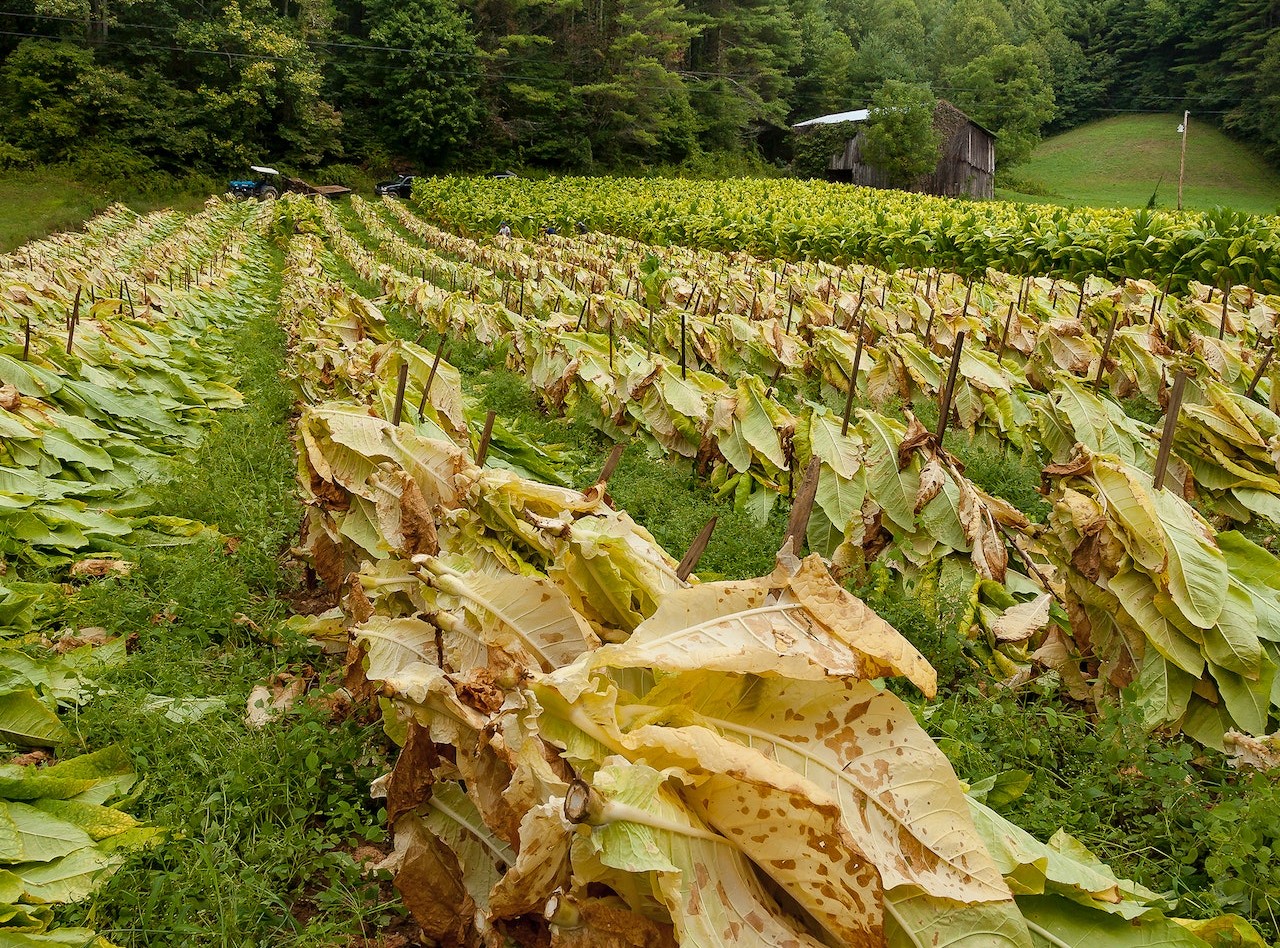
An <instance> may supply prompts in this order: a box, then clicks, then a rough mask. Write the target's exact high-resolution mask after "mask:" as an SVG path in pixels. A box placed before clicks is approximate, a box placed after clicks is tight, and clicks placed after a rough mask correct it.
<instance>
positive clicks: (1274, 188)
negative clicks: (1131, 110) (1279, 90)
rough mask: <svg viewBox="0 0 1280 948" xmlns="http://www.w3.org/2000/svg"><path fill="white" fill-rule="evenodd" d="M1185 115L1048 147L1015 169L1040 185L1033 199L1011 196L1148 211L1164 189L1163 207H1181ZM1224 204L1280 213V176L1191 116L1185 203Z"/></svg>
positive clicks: (1125, 119)
mask: <svg viewBox="0 0 1280 948" xmlns="http://www.w3.org/2000/svg"><path fill="white" fill-rule="evenodd" d="M1181 121H1182V116H1181V115H1135V116H1121V117H1117V118H1109V119H1102V120H1101V121H1097V122H1090V123H1089V124H1087V125H1083V126H1081V127H1080V128H1076V129H1072V130H1071V131H1069V132H1064V133H1063V134H1061V135H1056V136H1054V137H1053V138H1050V139H1048V140H1046V141H1045V142H1043V143H1042V144H1041V145H1040V146H1039V147H1038V148H1037V149H1036V151H1035V154H1034V155H1032V157H1031V160H1030V161H1028V162H1027V163H1026V164H1024V165H1019V166H1018V167H1017V168H1016V169H1014V171H1013V172H1012V177H1013V180H1014V181H1015V185H1014V186H1016V181H1017V180H1018V179H1023V180H1026V181H1028V182H1033V183H1034V185H1037V186H1032V187H1031V190H1032V191H1034V192H1035V193H1034V194H1032V195H1027V194H1019V193H1015V192H1012V191H1003V190H1001V191H1000V192H998V193H997V195H996V196H997V197H1002V198H1007V199H1012V200H1030V201H1036V202H1043V201H1045V200H1046V198H1045V197H1041V196H1036V195H1037V194H1042V193H1043V194H1048V195H1052V197H1049V198H1048V199H1047V200H1049V201H1051V202H1057V203H1063V204H1082V205H1091V206H1098V207H1137V208H1141V207H1146V206H1147V201H1148V199H1149V198H1150V197H1151V194H1152V192H1153V191H1155V190H1156V188H1157V184H1159V192H1158V196H1157V202H1156V203H1157V206H1158V207H1161V208H1174V207H1176V206H1177V202H1178V159H1179V152H1180V149H1181V145H1182V137H1181V136H1180V135H1179V134H1178V133H1177V128H1178V125H1179V124H1180V123H1181ZM1217 205H1222V206H1225V207H1230V208H1234V209H1236V210H1241V211H1249V212H1252V213H1255V214H1274V213H1276V210H1277V208H1280V172H1277V171H1276V170H1275V169H1274V168H1272V167H1270V166H1269V165H1268V164H1267V163H1266V162H1265V161H1263V159H1262V158H1261V157H1260V156H1259V155H1258V154H1257V153H1256V152H1254V151H1253V150H1252V149H1250V148H1249V147H1248V146H1245V145H1242V144H1240V143H1238V142H1235V141H1233V140H1231V139H1230V138H1228V137H1227V136H1226V135H1224V134H1223V133H1222V132H1220V131H1219V130H1218V129H1216V128H1214V127H1213V126H1212V125H1209V124H1208V123H1206V122H1202V121H1199V120H1197V119H1194V118H1193V119H1192V120H1191V124H1190V127H1189V129H1188V133H1187V161H1186V179H1185V186H1184V199H1183V206H1184V207H1185V208H1187V209H1189V210H1209V209H1210V208H1212V207H1215V206H1217Z"/></svg>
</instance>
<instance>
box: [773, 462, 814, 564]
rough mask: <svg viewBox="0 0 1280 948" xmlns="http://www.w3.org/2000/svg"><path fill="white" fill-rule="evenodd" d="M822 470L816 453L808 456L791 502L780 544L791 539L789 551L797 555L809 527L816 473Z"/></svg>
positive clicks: (785, 543)
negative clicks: (801, 478)
mask: <svg viewBox="0 0 1280 948" xmlns="http://www.w3.org/2000/svg"><path fill="white" fill-rule="evenodd" d="M821 471H822V459H821V458H819V457H818V456H817V455H816V454H815V455H814V456H813V457H811V458H809V466H808V467H807V468H805V471H804V479H803V480H801V481H800V489H799V490H798V491H796V499H795V501H794V502H793V503H792V504H791V517H790V519H788V520H787V532H786V533H784V534H783V535H782V545H783V546H786V545H787V541H788V540H790V541H791V552H792V553H795V554H796V555H797V556H798V555H799V554H800V547H801V546H802V545H803V543H804V538H805V534H806V531H808V529H809V517H810V516H811V515H812V514H813V501H814V498H815V497H817V495H818V475H819V473H821Z"/></svg>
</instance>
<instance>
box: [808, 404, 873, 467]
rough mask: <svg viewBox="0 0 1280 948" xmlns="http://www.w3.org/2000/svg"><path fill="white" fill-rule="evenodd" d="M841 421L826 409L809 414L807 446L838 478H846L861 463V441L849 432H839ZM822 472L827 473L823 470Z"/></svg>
mask: <svg viewBox="0 0 1280 948" xmlns="http://www.w3.org/2000/svg"><path fill="white" fill-rule="evenodd" d="M840 427H841V421H840V419H839V418H837V417H836V416H835V415H833V414H832V413H831V412H830V411H829V410H827V409H821V410H818V409H815V410H814V411H813V412H811V413H810V414H809V448H810V450H811V451H813V453H814V454H816V455H817V456H818V457H820V458H822V460H823V462H824V463H825V465H826V466H827V467H829V468H830V469H831V470H832V472H834V473H835V474H837V475H838V476H839V477H840V478H842V479H844V480H846V481H847V480H848V479H849V478H851V477H853V476H854V475H855V474H856V473H857V472H858V468H859V467H861V465H862V453H861V451H860V450H859V449H860V447H861V443H860V441H859V440H858V439H856V438H855V437H854V434H853V432H854V430H855V429H850V434H848V435H841V434H840ZM823 473H824V474H825V473H827V472H826V471H825V470H824V471H823Z"/></svg>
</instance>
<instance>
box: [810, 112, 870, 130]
mask: <svg viewBox="0 0 1280 948" xmlns="http://www.w3.org/2000/svg"><path fill="white" fill-rule="evenodd" d="M870 114H871V110H870V109H854V110H853V111H852V112H832V113H831V114H830V115H819V116H818V117H817V118H811V119H806V120H805V121H803V122H796V124H794V125H792V126H791V127H792V128H808V127H809V126H810V125H838V124H839V123H841V122H865V121H866V120H867V116H869V115H870Z"/></svg>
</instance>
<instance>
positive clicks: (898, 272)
mask: <svg viewBox="0 0 1280 948" xmlns="http://www.w3.org/2000/svg"><path fill="white" fill-rule="evenodd" d="M649 184H650V183H649V182H645V183H644V185H645V188H648V186H649ZM652 184H653V187H652V189H651V190H649V191H648V193H647V194H646V192H645V188H638V187H636V182H630V183H624V182H620V181H611V180H606V179H599V180H594V179H577V180H574V179H566V180H562V181H547V182H524V181H518V180H517V181H485V180H479V179H432V180H430V181H422V182H420V187H419V188H418V194H417V196H416V197H415V199H414V200H412V201H405V202H397V201H393V200H391V199H386V200H384V201H380V202H374V201H368V200H364V199H361V198H359V197H352V198H351V199H350V200H349V202H343V203H316V202H314V201H312V200H309V199H304V198H299V197H296V196H286V197H285V198H284V199H281V200H279V201H274V202H268V203H262V204H259V203H257V202H247V203H240V204H236V203H228V202H224V201H221V200H218V199H211V200H210V202H209V203H208V205H207V206H206V208H205V210H204V211H202V212H200V213H197V214H192V215H185V214H180V213H177V212H173V211H161V212H157V213H154V214H149V215H146V216H138V215H136V214H134V213H133V212H130V211H128V210H126V209H124V208H122V207H115V208H112V209H109V210H108V211H106V212H105V213H103V214H102V215H100V216H99V217H97V218H95V219H94V220H92V221H90V222H89V223H88V224H87V225H86V226H85V227H84V229H83V231H81V232H78V233H70V234H62V235H55V236H53V237H50V238H47V239H45V240H41V241H37V242H35V243H32V244H29V245H27V246H25V247H22V248H19V249H18V250H16V251H14V252H13V253H11V254H9V255H6V256H2V257H0V326H2V327H3V336H2V337H0V637H2V639H0V642H2V644H3V646H4V647H3V648H0V742H3V743H4V744H5V755H4V757H3V758H2V759H3V760H5V761H7V762H6V763H3V764H0V906H2V909H0V948H8V946H10V945H12V946H40V945H67V946H85V948H89V946H93V948H108V946H110V945H182V944H211V945H214V944H216V945H259V944H261V945H361V946H367V948H372V946H381V948H403V946H407V945H417V944H422V945H436V944H439V945H445V946H455V945H456V946H526V945H529V946H533V945H537V946H548V948H549V946H606V948H612V946H619V948H621V946H655V945H672V946H675V945H681V946H700V948H701V946H706V948H714V946H724V945H776V946H806V945H813V946H821V945H827V946H877V945H888V946H893V948H899V946H903V948H905V946H925V945H948V946H966V948H978V946H1011V948H1012V946H1018V948H1032V946H1035V948H1041V946H1088V945H1115V946H1187V948H1192V946H1198V948H1203V946H1228V945H1255V946H1256V945H1268V944H1272V943H1273V942H1274V940H1275V939H1277V938H1278V937H1280V855H1277V853H1276V852H1275V849H1276V847H1277V844H1278V843H1280V785H1278V783H1277V779H1278V777H1280V675H1278V674H1277V670H1278V668H1280V558H1278V557H1277V556H1276V553H1275V550H1276V548H1277V543H1280V540H1278V539H1277V536H1278V531H1280V527H1277V524H1280V367H1277V365H1276V364H1275V360H1274V359H1273V348H1272V346H1273V338H1274V333H1275V330H1276V326H1277V318H1278V316H1280V295H1276V294H1277V291H1280V234H1277V231H1276V229H1275V224H1274V221H1273V220H1270V219H1261V218H1250V217H1242V216H1237V215H1230V214H1226V213H1214V214H1208V215H1191V214H1188V215H1172V214H1161V215H1153V214H1147V213H1140V214H1133V213H1120V212H1112V211H1106V212H1091V211H1083V210H1073V211H1070V212H1066V211H1062V210H1061V209H1028V208H1018V209H1011V208H1006V207H1005V206H1003V205H998V204H993V205H991V206H990V207H988V206H986V205H981V206H976V207H975V208H972V209H967V208H966V207H965V206H964V205H952V204H942V203H935V202H933V201H932V199H922V198H919V197H918V196H913V195H896V194H890V193H888V192H863V191H860V190H859V189H850V188H838V189H824V188H815V186H813V185H798V184H796V183H794V182H766V183H759V182H755V183H748V182H717V183H705V184H704V183H694V182H678V183H677V182H653V183H652ZM504 222H505V223H508V224H509V225H510V226H511V227H512V229H513V232H514V235H513V236H499V235H498V234H497V231H498V229H499V227H500V225H501V224H503V223H504ZM548 228H550V230H549V231H548ZM1269 735H1270V736H1269Z"/></svg>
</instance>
